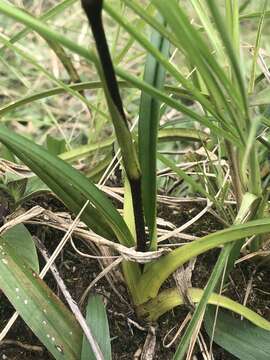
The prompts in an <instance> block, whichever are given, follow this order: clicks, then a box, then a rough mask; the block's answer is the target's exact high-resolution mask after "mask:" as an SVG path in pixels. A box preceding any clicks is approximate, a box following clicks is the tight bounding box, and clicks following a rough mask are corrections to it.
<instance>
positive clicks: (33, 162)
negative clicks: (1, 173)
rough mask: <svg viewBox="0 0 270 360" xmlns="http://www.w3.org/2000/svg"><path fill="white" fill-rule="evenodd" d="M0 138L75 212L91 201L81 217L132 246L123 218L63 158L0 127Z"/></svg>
mask: <svg viewBox="0 0 270 360" xmlns="http://www.w3.org/2000/svg"><path fill="white" fill-rule="evenodd" d="M0 141H1V142H3V143H4V144H5V145H6V146H8V147H9V148H10V149H11V150H12V151H13V152H14V153H15V154H16V155H17V156H18V158H20V159H21V160H22V161H23V162H24V163H25V164H26V165H27V166H29V168H30V169H31V170H32V171H34V172H35V173H36V174H37V175H38V176H39V177H40V179H41V180H42V181H44V182H45V184H46V185H48V186H49V187H50V188H51V190H52V191H54V192H55V194H56V195H57V196H58V197H59V198H60V199H61V200H62V201H63V202H64V203H65V204H66V205H67V207H68V208H69V209H70V210H72V211H73V212H75V213H78V212H79V211H80V210H81V209H82V207H83V206H84V204H85V203H86V201H90V202H91V203H92V204H93V205H94V206H93V205H92V204H89V205H88V206H87V207H86V209H85V211H84V213H83V214H82V217H81V218H82V220H83V221H84V222H85V223H86V224H87V225H88V226H89V227H90V228H92V229H93V230H94V231H96V232H97V233H98V234H100V235H102V236H105V237H106V238H109V239H110V238H113V237H114V236H116V238H118V240H119V241H120V242H122V243H123V244H125V245H128V246H131V245H133V237H132V235H131V234H130V231H129V229H128V227H127V226H126V224H125V222H124V220H123V219H122V217H121V216H120V214H119V213H118V212H117V210H116V209H115V208H114V206H113V205H112V203H111V202H110V200H109V199H107V198H106V196H105V195H104V194H103V193H102V191H100V190H99V189H98V188H97V187H96V186H95V185H94V184H93V183H92V182H91V181H90V180H89V179H87V178H86V177H85V176H84V175H83V174H81V173H80V172H78V171H76V170H75V169H74V168H72V166H70V165H69V164H67V163H65V162H64V161H63V160H61V159H59V158H57V157H55V156H53V155H50V154H48V152H47V151H46V150H45V149H43V148H42V147H41V146H39V145H36V144H34V143H33V142H31V141H30V140H28V139H26V138H24V137H22V136H20V135H17V134H14V133H11V132H10V131H9V130H8V129H7V128H6V127H5V126H2V125H1V126H0Z"/></svg>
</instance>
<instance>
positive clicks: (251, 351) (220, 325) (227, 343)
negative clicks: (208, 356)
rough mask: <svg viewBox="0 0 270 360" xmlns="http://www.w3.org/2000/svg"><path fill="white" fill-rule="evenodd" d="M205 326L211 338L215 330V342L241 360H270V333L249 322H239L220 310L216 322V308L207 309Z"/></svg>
mask: <svg viewBox="0 0 270 360" xmlns="http://www.w3.org/2000/svg"><path fill="white" fill-rule="evenodd" d="M204 326H205V329H206V331H207V333H208V335H209V337H210V338H212V333H213V330H214V342H215V343H217V344H218V345H219V346H221V347H222V348H223V349H225V350H226V351H228V352H230V353H231V354H233V355H234V356H236V357H237V358H238V359H240V360H266V359H270V333H269V331H267V330H263V329H261V328H259V327H257V326H254V325H253V324H251V323H250V322H249V321H246V320H239V319H236V318H235V317H233V316H232V315H230V314H229V313H227V312H225V311H222V310H221V309H219V310H218V315H217V321H216V322H215V310H214V307H212V306H211V308H210V309H209V308H208V309H207V311H206V313H205V318H204Z"/></svg>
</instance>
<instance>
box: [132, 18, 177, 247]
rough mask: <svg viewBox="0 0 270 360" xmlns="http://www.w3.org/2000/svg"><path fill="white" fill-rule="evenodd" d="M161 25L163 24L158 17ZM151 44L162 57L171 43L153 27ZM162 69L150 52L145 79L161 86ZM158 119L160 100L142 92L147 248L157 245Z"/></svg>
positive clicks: (141, 150)
mask: <svg viewBox="0 0 270 360" xmlns="http://www.w3.org/2000/svg"><path fill="white" fill-rule="evenodd" d="M159 19H160V22H161V24H162V23H163V24H164V21H162V19H161V17H159ZM151 43H152V45H153V46H154V47H156V48H157V49H159V51H160V52H161V53H162V54H163V55H164V56H165V57H168V56H169V48H170V44H169V42H168V41H167V40H165V39H164V38H163V37H162V36H160V34H159V33H158V32H157V31H156V30H154V31H153V33H152V35H151ZM164 80H165V69H164V68H163V67H162V66H161V65H160V64H159V63H158V61H157V60H156V59H155V58H154V57H153V56H152V55H151V54H149V55H148V57H147V60H146V64H145V69H144V81H145V82H147V83H149V84H150V85H152V86H153V87H156V88H158V89H161V90H162V89H163V86H164ZM159 119H160V102H159V101H157V100H156V99H154V98H153V97H152V96H150V95H148V94H147V93H145V92H142V93H141V100H140V111H139V129H138V143H139V160H140V166H141V171H142V199H143V207H144V215H145V219H146V223H147V225H148V229H149V233H150V235H149V236H150V249H151V250H156V248H157V238H156V236H157V231H156V207H157V204H156V196H157V177H156V167H157V165H156V163H157V141H158V126H159Z"/></svg>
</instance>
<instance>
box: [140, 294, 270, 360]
mask: <svg viewBox="0 0 270 360" xmlns="http://www.w3.org/2000/svg"><path fill="white" fill-rule="evenodd" d="M203 293H204V290H202V289H197V288H189V289H188V295H189V296H190V299H191V300H192V302H194V303H195V304H197V303H198V302H199V301H200V300H201V298H202V296H203ZM208 303H209V304H211V305H217V306H220V307H222V308H224V309H227V310H231V311H233V312H235V313H237V314H238V315H241V316H243V317H244V318H246V319H247V320H249V321H250V322H252V323H253V324H254V325H256V326H258V327H260V328H262V329H264V330H267V332H268V334H269V336H270V322H269V321H267V320H266V319H264V318H263V317H262V316H260V315H258V314H257V313H256V312H254V311H252V310H250V309H249V308H247V307H246V306H244V305H242V304H239V303H238V302H237V301H234V300H231V299H229V298H228V297H226V296H223V295H219V294H216V293H212V294H211V295H210V297H209V299H208ZM183 304H184V300H183V298H182V297H181V296H180V294H179V290H178V289H177V288H174V289H167V290H163V291H161V293H160V294H159V295H158V296H157V297H156V298H154V299H152V300H151V301H149V302H148V303H146V304H143V305H141V306H140V307H139V308H138V311H139V313H140V315H141V316H144V317H146V318H147V319H148V320H149V321H156V320H157V319H158V318H159V317H160V316H161V315H162V314H165V313H166V312H167V311H169V310H171V309H173V308H174V307H176V306H179V305H183ZM176 358H177V359H178V357H176Z"/></svg>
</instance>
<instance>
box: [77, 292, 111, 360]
mask: <svg viewBox="0 0 270 360" xmlns="http://www.w3.org/2000/svg"><path fill="white" fill-rule="evenodd" d="M86 322H87V325H88V326H89V327H90V328H91V330H92V333H93V336H94V337H95V339H96V340H97V343H98V345H99V347H100V350H101V351H102V353H103V356H104V360H111V358H112V355H111V339H110V329H109V323H108V318H107V314H106V309H105V306H104V304H103V301H102V297H101V296H100V295H91V296H90V297H89V300H88V304H87V308H86ZM95 359H96V357H95V355H94V353H93V351H92V349H91V346H90V345H89V342H88V341H87V339H86V337H85V336H84V337H83V343H82V353H81V360H95Z"/></svg>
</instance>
